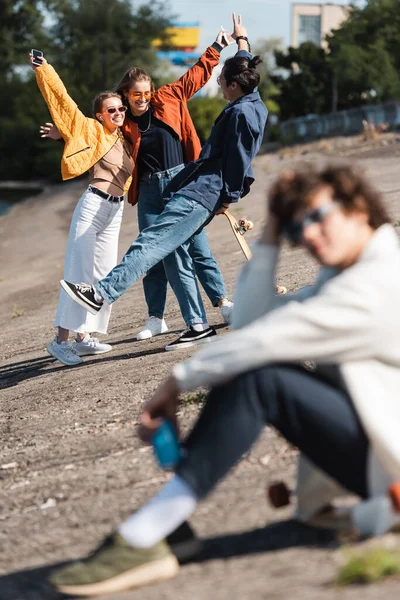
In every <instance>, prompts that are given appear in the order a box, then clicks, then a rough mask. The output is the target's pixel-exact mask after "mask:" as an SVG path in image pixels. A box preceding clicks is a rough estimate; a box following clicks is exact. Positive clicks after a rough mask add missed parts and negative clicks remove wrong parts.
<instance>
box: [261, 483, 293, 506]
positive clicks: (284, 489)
mask: <svg viewBox="0 0 400 600" xmlns="http://www.w3.org/2000/svg"><path fill="white" fill-rule="evenodd" d="M267 496H268V500H269V502H270V504H271V505H272V506H273V507H274V508H282V507H283V506H288V505H289V504H290V490H289V488H288V486H287V485H286V483H284V482H283V481H280V482H278V483H273V484H272V485H270V486H268V487H267Z"/></svg>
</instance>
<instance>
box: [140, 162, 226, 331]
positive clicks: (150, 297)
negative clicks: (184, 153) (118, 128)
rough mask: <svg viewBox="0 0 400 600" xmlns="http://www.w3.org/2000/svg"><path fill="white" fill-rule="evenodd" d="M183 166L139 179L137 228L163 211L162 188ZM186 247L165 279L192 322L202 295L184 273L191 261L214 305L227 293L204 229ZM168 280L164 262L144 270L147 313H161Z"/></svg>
mask: <svg viewBox="0 0 400 600" xmlns="http://www.w3.org/2000/svg"><path fill="white" fill-rule="evenodd" d="M183 168H184V165H179V166H177V167H174V168H172V169H169V170H168V171H163V172H162V173H154V174H153V175H152V177H151V178H143V179H142V180H141V181H140V185H139V200H138V222H139V231H143V230H144V229H146V228H147V227H149V226H150V225H152V224H153V223H154V221H155V219H156V218H157V217H158V215H160V214H161V213H162V211H163V210H164V206H165V203H164V201H163V198H162V196H163V191H164V189H165V187H166V185H167V184H168V183H169V182H170V180H171V179H172V178H173V177H174V176H175V175H176V174H177V173H178V172H179V171H180V170H181V169H183ZM188 251H189V255H187V256H186V257H185V256H184V255H183V256H181V259H180V262H182V261H183V264H182V265H181V266H180V271H179V272H178V271H177V270H176V269H175V268H174V265H173V264H171V268H170V269H168V279H169V280H170V284H171V287H172V289H173V291H174V293H175V295H176V298H177V300H178V303H179V306H180V309H181V313H182V316H183V318H184V320H185V322H186V324H187V325H192V324H193V323H198V322H200V318H203V315H204V307H203V306H202V302H201V297H200V296H199V293H198V290H197V289H194V286H196V283H195V282H193V280H192V277H191V276H189V277H188V276H187V273H191V272H192V265H191V262H192V261H193V265H194V269H195V272H196V275H197V277H198V279H199V281H200V283H201V285H202V287H203V288H204V291H205V293H206V294H207V296H208V298H209V299H210V302H211V304H212V305H213V306H217V305H218V302H219V301H220V300H222V298H226V296H227V294H226V289H225V284H224V280H223V277H222V274H221V271H220V270H219V268H218V265H217V262H216V260H215V258H214V256H213V254H212V252H211V248H210V246H209V243H208V238H207V234H206V232H205V230H202V231H201V232H200V233H198V234H196V235H194V236H193V237H192V238H191V239H190V243H189V249H188ZM177 266H178V265H177ZM167 283H168V280H167V275H166V272H165V267H164V264H163V262H159V263H158V264H156V265H155V266H154V267H152V268H151V269H149V271H148V272H147V273H146V275H145V277H144V279H143V289H144V295H145V299H146V304H147V307H148V311H149V316H154V317H158V318H159V319H161V318H162V317H163V316H164V311H165V303H166V297H167ZM198 297H200V304H199V306H197V302H196V299H197V298H198ZM188 298H189V299H190V300H189V301H188Z"/></svg>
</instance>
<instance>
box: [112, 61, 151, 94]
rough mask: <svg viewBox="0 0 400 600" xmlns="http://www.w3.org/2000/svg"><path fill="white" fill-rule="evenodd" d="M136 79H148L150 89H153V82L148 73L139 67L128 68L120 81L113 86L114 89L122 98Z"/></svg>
mask: <svg viewBox="0 0 400 600" xmlns="http://www.w3.org/2000/svg"><path fill="white" fill-rule="evenodd" d="M136 81H149V82H150V87H151V91H152V92H154V91H155V87H154V83H153V81H152V79H151V77H150V75H149V74H148V73H147V72H146V71H145V70H144V69H139V67H132V68H131V69H128V70H127V72H126V73H125V75H124V76H123V77H122V79H121V81H120V82H119V83H118V84H117V85H116V86H115V91H116V92H117V94H120V95H121V96H122V97H123V98H124V95H125V94H126V93H127V92H128V91H129V90H130V88H131V87H132V85H133V84H134V83H136Z"/></svg>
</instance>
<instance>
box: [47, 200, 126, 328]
mask: <svg viewBox="0 0 400 600" xmlns="http://www.w3.org/2000/svg"><path fill="white" fill-rule="evenodd" d="M123 210H124V203H123V202H119V203H115V202H110V201H109V200H105V199H104V198H100V196H97V195H96V194H94V193H93V192H91V191H89V190H86V191H85V192H84V193H83V195H82V196H81V198H80V200H79V202H78V204H77V205H76V208H75V210H74V214H73V216H72V222H71V227H70V230H69V236H68V243H67V250H66V254H65V261H64V279H66V280H67V281H71V282H72V283H82V282H85V283H90V284H92V285H93V284H95V283H97V282H98V281H99V280H100V279H103V278H104V277H105V276H106V275H107V274H108V273H109V272H110V271H111V269H112V268H113V267H115V265H116V264H117V252H118V237H119V231H120V228H121V220H122V213H123ZM110 313H111V306H110V305H109V304H107V303H106V302H105V303H104V305H103V306H102V308H101V310H100V311H99V312H98V313H97V315H92V314H90V313H89V312H88V311H87V310H85V309H84V308H83V307H82V306H79V304H77V303H76V302H74V301H73V300H71V298H70V297H69V296H68V295H67V294H66V293H65V292H64V290H63V289H62V290H61V293H60V299H59V302H58V308H57V314H56V320H55V327H63V328H64V329H69V330H70V331H75V332H78V333H85V332H89V333H92V332H98V333H107V327H108V321H109V319H110Z"/></svg>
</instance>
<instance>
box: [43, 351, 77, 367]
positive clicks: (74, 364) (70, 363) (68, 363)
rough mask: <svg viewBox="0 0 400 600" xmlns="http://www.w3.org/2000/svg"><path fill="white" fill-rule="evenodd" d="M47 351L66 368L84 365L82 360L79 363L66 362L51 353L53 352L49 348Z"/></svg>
mask: <svg viewBox="0 0 400 600" xmlns="http://www.w3.org/2000/svg"><path fill="white" fill-rule="evenodd" d="M46 350H47V352H48V353H49V354H50V356H52V357H53V358H56V359H57V360H59V361H60V363H61V364H63V365H65V366H66V367H77V366H78V365H80V364H82V362H83V361H82V360H80V361H79V362H65V361H64V360H61V358H60V357H59V356H57V355H56V354H54V353H53V352H51V350H50V349H49V348H48V347H47V348H46Z"/></svg>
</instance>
